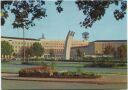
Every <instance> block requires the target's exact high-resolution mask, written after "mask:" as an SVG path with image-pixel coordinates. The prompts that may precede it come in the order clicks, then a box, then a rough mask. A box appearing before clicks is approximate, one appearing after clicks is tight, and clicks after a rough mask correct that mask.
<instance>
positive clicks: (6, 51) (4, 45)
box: [1, 41, 14, 57]
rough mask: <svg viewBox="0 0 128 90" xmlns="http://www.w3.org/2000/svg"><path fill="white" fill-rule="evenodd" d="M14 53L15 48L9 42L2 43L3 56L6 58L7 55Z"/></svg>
mask: <svg viewBox="0 0 128 90" xmlns="http://www.w3.org/2000/svg"><path fill="white" fill-rule="evenodd" d="M13 52H14V50H13V46H12V45H11V44H10V43H9V42H8V41H1V54H2V55H3V56H4V57H5V55H12V53H13Z"/></svg>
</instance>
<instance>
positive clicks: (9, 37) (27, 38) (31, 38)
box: [1, 36, 39, 41]
mask: <svg viewBox="0 0 128 90" xmlns="http://www.w3.org/2000/svg"><path fill="white" fill-rule="evenodd" d="M1 38H7V39H19V40H23V38H19V37H8V36H1ZM24 40H37V41H38V40H39V39H34V38H24Z"/></svg>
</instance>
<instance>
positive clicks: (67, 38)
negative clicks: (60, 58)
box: [64, 31, 75, 60]
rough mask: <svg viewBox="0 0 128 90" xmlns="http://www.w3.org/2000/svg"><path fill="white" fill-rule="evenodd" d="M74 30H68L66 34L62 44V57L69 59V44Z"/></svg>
mask: <svg viewBox="0 0 128 90" xmlns="http://www.w3.org/2000/svg"><path fill="white" fill-rule="evenodd" d="M74 34H75V32H73V31H69V32H68V35H67V37H66V41H65V45H64V59H66V60H69V59H70V51H71V45H72V41H73V36H74Z"/></svg>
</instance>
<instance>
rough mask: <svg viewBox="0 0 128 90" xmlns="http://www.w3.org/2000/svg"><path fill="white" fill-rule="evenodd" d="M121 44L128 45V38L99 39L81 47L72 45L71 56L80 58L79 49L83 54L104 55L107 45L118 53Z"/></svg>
mask: <svg viewBox="0 0 128 90" xmlns="http://www.w3.org/2000/svg"><path fill="white" fill-rule="evenodd" d="M121 45H127V40H97V41H93V42H89V44H88V45H87V46H80V47H72V48H71V58H72V59H77V58H78V49H79V52H81V53H82V54H83V56H85V57H87V56H91V57H92V56H94V57H96V56H97V55H103V54H104V50H105V48H106V47H108V46H110V47H112V48H114V49H115V51H116V53H118V52H117V48H118V47H120V46H121Z"/></svg>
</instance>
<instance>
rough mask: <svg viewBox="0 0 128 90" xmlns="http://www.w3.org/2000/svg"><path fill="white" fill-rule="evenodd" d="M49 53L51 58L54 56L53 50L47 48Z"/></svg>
mask: <svg viewBox="0 0 128 90" xmlns="http://www.w3.org/2000/svg"><path fill="white" fill-rule="evenodd" d="M49 54H50V57H51V58H52V57H54V56H55V54H54V50H53V49H50V50H49Z"/></svg>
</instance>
